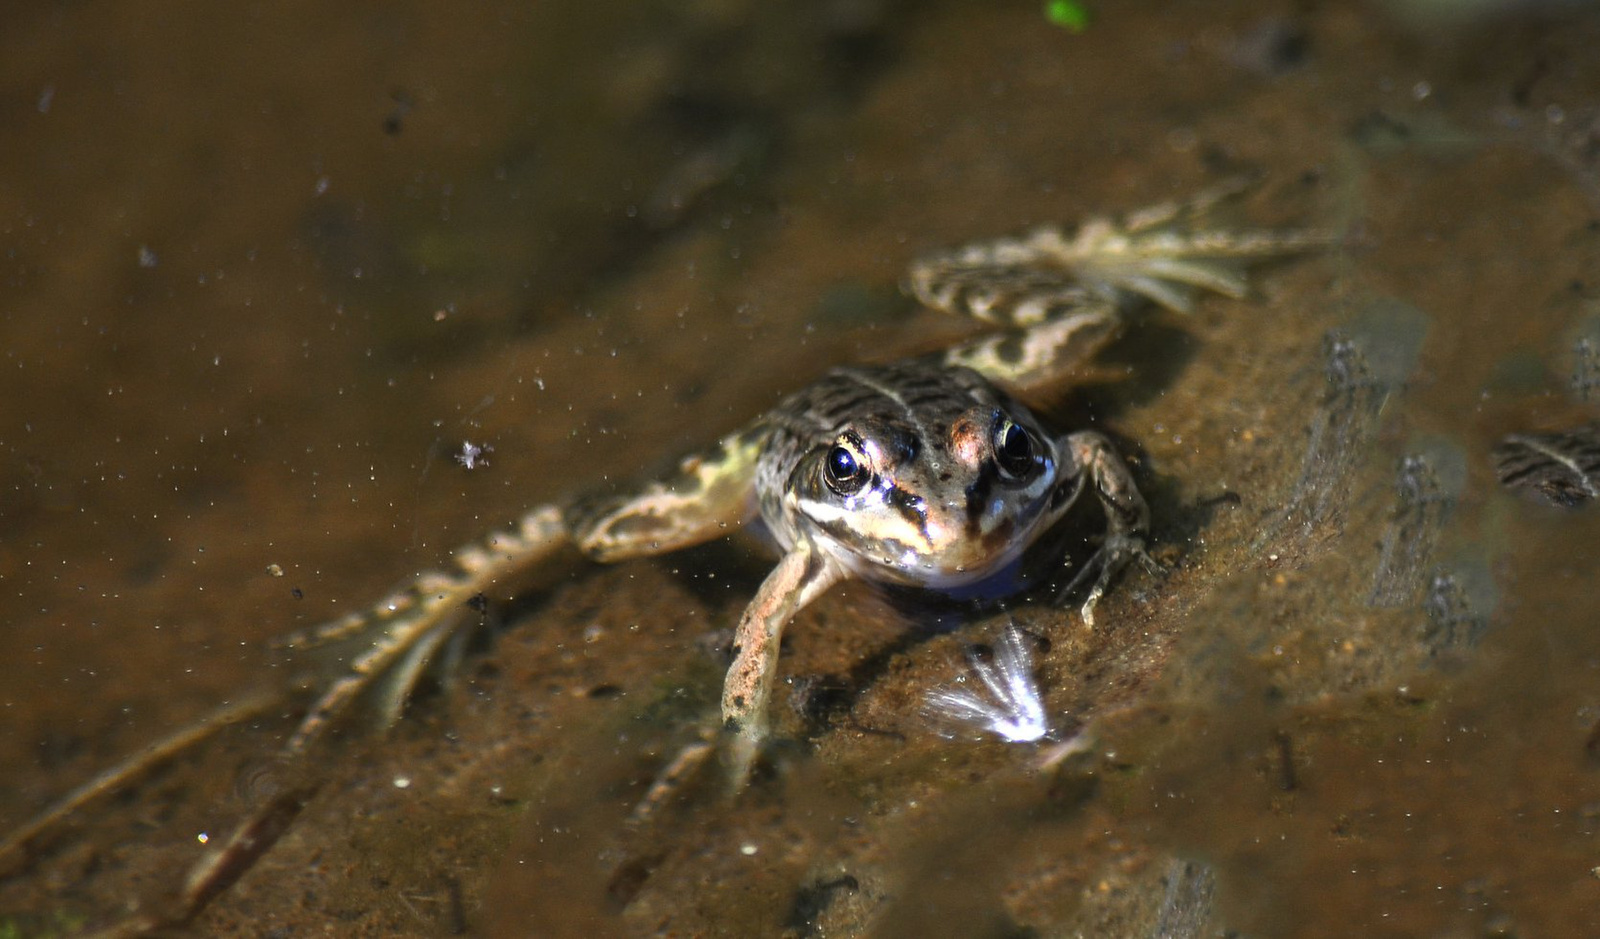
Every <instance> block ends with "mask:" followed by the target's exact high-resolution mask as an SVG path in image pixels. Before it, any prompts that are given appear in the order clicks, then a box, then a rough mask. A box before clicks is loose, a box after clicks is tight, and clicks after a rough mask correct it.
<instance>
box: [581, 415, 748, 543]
mask: <svg viewBox="0 0 1600 939" xmlns="http://www.w3.org/2000/svg"><path fill="white" fill-rule="evenodd" d="M763 439H764V437H763V434H762V433H760V432H759V431H758V430H754V429H747V430H743V431H740V432H738V433H734V434H730V435H728V436H727V437H724V438H722V440H720V441H718V442H717V444H716V446H714V447H712V448H711V449H710V450H708V451H705V452H702V453H697V454H694V455H692V456H688V457H685V458H684V459H683V460H682V461H681V462H680V463H679V464H678V467H677V469H676V470H675V471H674V472H673V473H672V474H671V475H669V476H667V477H666V478H664V479H659V480H654V481H652V482H649V483H646V484H645V485H643V486H641V487H640V488H638V489H636V490H634V491H633V492H626V493H621V494H617V495H608V496H602V497H595V498H589V499H583V500H579V501H577V502H575V503H573V504H572V505H570V506H568V508H567V509H566V513H565V518H566V524H567V527H568V528H569V529H570V530H571V532H572V539H573V541H574V542H576V543H577V545H578V547H579V548H581V549H583V551H584V553H585V554H588V555H589V556H590V557H592V558H594V559H595V560H598V561H619V560H622V559H624V558H630V557H644V556H648V555H653V554H664V553H666V552H668V551H675V550H677V549H679V548H684V547H688V546H689V545H695V544H700V543H701V542H705V541H711V540H714V539H716V538H720V537H722V536H724V535H726V534H728V533H729V531H731V530H732V529H733V528H734V527H735V526H737V525H739V524H741V523H743V522H745V521H746V520H748V519H749V518H751V517H752V516H753V515H754V514H755V498H754V491H755V475H756V460H757V458H758V457H759V456H760V452H761V445H762V441H763Z"/></svg>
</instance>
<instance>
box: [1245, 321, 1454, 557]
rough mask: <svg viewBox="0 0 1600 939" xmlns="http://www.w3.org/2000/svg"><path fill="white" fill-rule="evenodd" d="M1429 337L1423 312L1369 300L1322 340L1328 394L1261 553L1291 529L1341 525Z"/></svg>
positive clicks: (1306, 531) (1307, 532) (1303, 532)
mask: <svg viewBox="0 0 1600 939" xmlns="http://www.w3.org/2000/svg"><path fill="white" fill-rule="evenodd" d="M1426 332H1427V317H1426V315H1424V314H1423V313H1422V312H1421V311H1420V310H1417V309H1416V308H1415V307H1412V306H1409V305H1407V304H1405V303H1403V302H1401V301H1399V300H1395V299H1392V298H1382V297H1380V298H1377V299H1374V300H1371V301H1369V302H1367V303H1366V304H1365V305H1364V307H1363V308H1362V310H1361V312H1360V313H1359V314H1358V315H1357V316H1355V317H1354V318H1353V319H1352V321H1351V322H1350V323H1349V324H1348V325H1346V326H1344V327H1341V328H1339V329H1335V330H1332V331H1330V332H1329V333H1328V335H1327V337H1326V338H1325V339H1324V341H1323V354H1324V363H1323V372H1324V374H1325V375H1326V377H1327V382H1328V390H1327V392H1326V393H1325V394H1324V395H1323V398H1322V403H1321V404H1320V405H1319V406H1318V407H1317V411H1316V414H1315V416H1314V417H1313V418H1312V421H1311V430H1310V437H1309V439H1308V440H1307V442H1306V455H1305V457H1304V459H1303V460H1302V461H1301V469H1300V478H1299V480H1298V481H1297V482H1296V483H1295V487H1294V490H1293V492H1291V493H1290V496H1289V499H1288V500H1287V502H1286V504H1285V505H1284V508H1283V510H1282V511H1281V512H1279V513H1278V515H1277V516H1276V518H1274V519H1272V520H1271V521H1270V522H1268V524H1267V525H1266V526H1265V528H1264V530H1263V531H1262V533H1261V536H1260V537H1259V538H1257V539H1256V543H1255V545H1256V548H1257V549H1261V548H1265V547H1266V546H1267V545H1268V544H1269V543H1270V542H1272V541H1274V540H1276V539H1277V538H1278V537H1279V536H1280V535H1282V534H1284V533H1285V532H1286V531H1287V532H1290V533H1291V534H1292V537H1295V538H1300V539H1310V538H1313V537H1315V536H1318V535H1321V534H1329V533H1332V534H1336V533H1337V531H1338V529H1339V528H1340V527H1341V519H1342V516H1343V514H1344V509H1345V504H1346V503H1347V502H1348V499H1349V490H1350V484H1351V480H1352V478H1353V477H1354V475H1355V471H1356V468H1357V467H1358V466H1359V465H1360V464H1361V461H1362V459H1363V458H1364V457H1365V456H1366V454H1367V448H1368V444H1369V443H1370V442H1371V439H1372V436H1373V434H1374V433H1375V432H1376V431H1377V427H1378V416H1379V414H1380V413H1381V412H1382V410H1383V406H1384V403H1385V402H1386V401H1387V400H1388V399H1389V395H1390V394H1391V393H1392V392H1394V391H1397V390H1399V389H1400V388H1402V387H1403V386H1404V385H1405V382H1406V381H1407V380H1408V379H1409V377H1410V375H1411V371H1412V369H1413V368H1414V367H1415V365H1416V360H1417V355H1418V353H1419V352H1420V351H1421V348H1422V339H1423V336H1424V334H1425V333H1426Z"/></svg>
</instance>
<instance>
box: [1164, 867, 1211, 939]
mask: <svg viewBox="0 0 1600 939" xmlns="http://www.w3.org/2000/svg"><path fill="white" fill-rule="evenodd" d="M1162 880H1164V881H1165V882H1166V885H1167V889H1166V893H1165V895H1164V896H1163V897H1162V899H1161V912H1160V914H1159V915H1158V916H1157V918H1156V928H1155V930H1154V931H1153V932H1152V933H1151V934H1152V935H1155V936H1160V937H1161V939H1195V937H1198V936H1204V935H1207V934H1208V933H1207V930H1206V924H1207V923H1208V922H1210V920H1211V911H1212V909H1213V908H1214V907H1215V906H1216V896H1217V874H1216V871H1214V870H1212V868H1211V866H1210V865H1208V864H1202V863H1200V862H1198V861H1185V860H1179V859H1174V860H1172V861H1171V862H1170V863H1168V865H1167V871H1166V873H1165V874H1164V875H1163V876H1162Z"/></svg>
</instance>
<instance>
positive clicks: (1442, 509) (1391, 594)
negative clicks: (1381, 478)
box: [1367, 450, 1465, 607]
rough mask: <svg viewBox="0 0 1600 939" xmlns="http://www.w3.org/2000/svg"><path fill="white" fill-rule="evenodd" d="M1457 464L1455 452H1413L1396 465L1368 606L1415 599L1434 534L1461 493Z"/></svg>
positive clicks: (1402, 603) (1461, 475) (1395, 604)
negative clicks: (1392, 502)
mask: <svg viewBox="0 0 1600 939" xmlns="http://www.w3.org/2000/svg"><path fill="white" fill-rule="evenodd" d="M1462 462H1463V461H1462V460H1461V459H1460V455H1459V454H1458V453H1457V452H1455V451H1454V450H1450V451H1441V452H1440V453H1436V454H1427V453H1412V454H1408V455H1407V456H1405V457H1403V458H1402V459H1401V460H1400V469H1399V472H1398V474H1397V475H1396V477H1395V481H1394V490H1395V506H1394V509H1393V510H1392V512H1391V513H1390V516H1389V524H1388V525H1387V526H1385V528H1384V530H1383V539H1382V540H1381V541H1380V542H1379V549H1378V566H1377V569H1376V570H1374V571H1373V572H1372V592H1371V593H1370V594H1368V595H1367V605H1368V606H1376V607H1399V606H1406V605H1408V604H1410V603H1411V602H1412V601H1413V599H1414V598H1415V597H1416V595H1417V593H1418V591H1419V589H1420V588H1421V587H1422V585H1423V580H1424V578H1423V575H1422V571H1423V570H1424V569H1425V568H1426V567H1427V565H1428V561H1429V559H1430V558H1431V557H1432V555H1433V549H1434V544H1435V542H1437V541H1438V539H1439V530H1440V528H1442V527H1443V525H1444V520H1445V517H1446V516H1447V515H1449V513H1450V509H1451V507H1452V506H1454V505H1455V501H1456V493H1457V492H1459V491H1460V485H1461V481H1462V479H1463V478H1464V475H1465V470H1464V468H1463V467H1462V465H1461V464H1462ZM1441 464H1442V465H1441Z"/></svg>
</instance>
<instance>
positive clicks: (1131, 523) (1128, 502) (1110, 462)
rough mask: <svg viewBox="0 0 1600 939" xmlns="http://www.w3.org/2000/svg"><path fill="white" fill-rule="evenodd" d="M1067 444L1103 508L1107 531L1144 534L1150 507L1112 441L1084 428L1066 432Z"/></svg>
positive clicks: (1148, 521) (1147, 524) (1114, 533)
mask: <svg viewBox="0 0 1600 939" xmlns="http://www.w3.org/2000/svg"><path fill="white" fill-rule="evenodd" d="M1066 444H1067V449H1068V450H1069V452H1070V453H1071V455H1072V459H1073V461H1074V462H1076V463H1077V465H1078V466H1079V467H1080V468H1081V472H1083V473H1085V474H1087V475H1088V477H1089V480H1090V482H1092V483H1093V484H1094V492H1095V497H1096V498H1098V499H1099V500H1100V504H1101V506H1103V507H1104V508H1105V512H1106V527H1107V534H1108V535H1110V536H1117V535H1126V534H1143V533H1144V532H1145V530H1147V529H1148V528H1149V527H1150V507H1149V506H1148V505H1146V504H1145V501H1144V496H1142V495H1140V494H1139V488H1138V486H1136V485H1135V484H1134V481H1133V471H1132V470H1130V469H1128V464H1127V462H1126V461H1125V460H1123V458H1122V454H1120V453H1118V452H1117V449H1116V447H1114V446H1112V445H1111V441H1109V440H1107V439H1106V438H1105V437H1103V436H1101V435H1100V434H1097V433H1095V432H1094V431H1092V430H1084V431H1079V432H1077V433H1075V434H1069V435H1067V438H1066Z"/></svg>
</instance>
